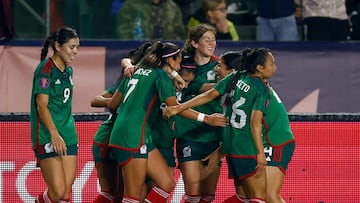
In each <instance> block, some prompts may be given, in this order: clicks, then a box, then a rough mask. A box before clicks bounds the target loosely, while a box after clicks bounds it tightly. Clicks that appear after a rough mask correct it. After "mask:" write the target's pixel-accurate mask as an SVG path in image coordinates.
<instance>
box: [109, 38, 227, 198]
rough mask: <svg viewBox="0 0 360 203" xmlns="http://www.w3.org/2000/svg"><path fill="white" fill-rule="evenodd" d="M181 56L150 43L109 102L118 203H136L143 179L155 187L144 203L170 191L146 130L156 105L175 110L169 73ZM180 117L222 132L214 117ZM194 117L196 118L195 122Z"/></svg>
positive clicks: (162, 162)
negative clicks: (120, 183) (120, 191)
mask: <svg viewBox="0 0 360 203" xmlns="http://www.w3.org/2000/svg"><path fill="white" fill-rule="evenodd" d="M180 62H181V52H180V49H179V48H178V47H177V46H176V45H175V44H173V43H169V42H166V43H161V42H155V43H154V44H153V45H152V48H151V50H150V51H149V53H148V54H147V55H146V56H145V57H144V58H143V60H142V61H141V63H140V64H139V67H138V68H137V69H136V71H135V72H134V74H133V77H132V78H126V79H124V80H123V81H122V82H121V83H120V85H119V88H118V91H117V92H115V94H114V95H113V97H112V100H111V102H110V104H109V109H110V111H112V112H115V111H116V109H117V107H118V106H119V104H120V106H119V111H118V116H117V118H116V121H115V124H114V128H113V131H112V132H111V135H110V142H109V146H110V147H111V148H112V152H111V153H112V155H113V156H114V157H116V159H117V161H118V163H119V164H120V165H121V166H122V175H123V178H124V198H123V202H139V201H140V194H141V191H142V189H143V185H144V182H145V178H146V176H148V177H149V178H150V179H151V180H152V181H154V183H155V187H153V188H152V190H151V191H150V192H149V194H148V195H147V196H146V199H145V201H148V202H164V201H165V200H166V199H167V198H168V196H169V194H170V192H171V191H172V189H173V188H174V186H175V182H174V179H173V176H171V173H170V171H169V170H168V166H167V164H166V162H165V160H164V159H163V157H162V156H161V154H160V152H159V150H158V149H156V148H155V146H154V144H153V143H152V137H151V128H152V125H155V124H156V122H157V121H158V120H159V119H161V116H162V115H161V114H160V113H159V109H160V105H161V103H162V102H165V103H166V104H167V105H177V104H178V102H177V100H176V96H175V89H174V86H173V84H172V80H171V78H170V73H172V72H173V71H174V70H175V71H177V70H179V68H180ZM183 115H184V116H186V117H188V118H190V119H193V120H196V119H197V120H199V121H202V122H206V123H208V124H211V125H217V126H225V124H226V119H225V118H224V117H223V116H222V115H219V114H216V115H211V116H208V115H204V114H202V113H197V112H194V111H186V112H185V111H184V114H183ZM199 115H200V116H199Z"/></svg>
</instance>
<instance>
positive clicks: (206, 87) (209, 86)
mask: <svg viewBox="0 0 360 203" xmlns="http://www.w3.org/2000/svg"><path fill="white" fill-rule="evenodd" d="M215 84H216V83H204V84H203V85H202V86H201V88H200V90H199V92H200V93H203V92H206V91H208V90H210V89H212V88H213V87H214V86H215Z"/></svg>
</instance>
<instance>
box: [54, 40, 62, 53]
mask: <svg viewBox="0 0 360 203" xmlns="http://www.w3.org/2000/svg"><path fill="white" fill-rule="evenodd" d="M54 47H55V50H56V51H60V48H61V46H60V43H59V42H55V44H54Z"/></svg>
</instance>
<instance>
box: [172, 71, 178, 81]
mask: <svg viewBox="0 0 360 203" xmlns="http://www.w3.org/2000/svg"><path fill="white" fill-rule="evenodd" d="M178 75H179V73H178V72H176V71H175V70H173V71H172V72H171V77H172V78H173V79H174V78H176V76H178Z"/></svg>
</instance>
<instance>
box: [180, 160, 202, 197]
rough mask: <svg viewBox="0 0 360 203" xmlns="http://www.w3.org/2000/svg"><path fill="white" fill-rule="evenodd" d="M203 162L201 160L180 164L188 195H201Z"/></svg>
mask: <svg viewBox="0 0 360 203" xmlns="http://www.w3.org/2000/svg"><path fill="white" fill-rule="evenodd" d="M202 167H203V165H202V162H201V161H199V160H193V161H186V162H183V163H180V171H181V174H182V178H183V181H184V184H185V192H186V194H191V195H197V194H200V186H201V171H202Z"/></svg>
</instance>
